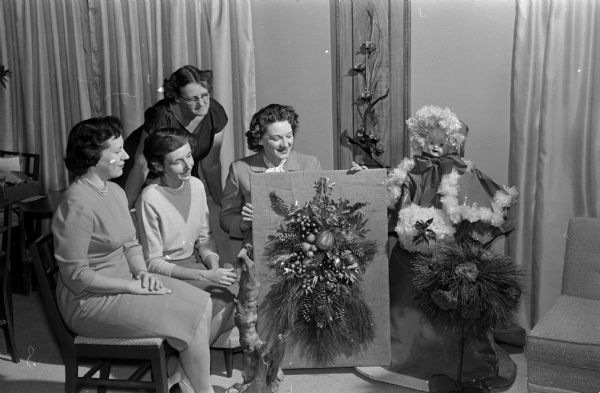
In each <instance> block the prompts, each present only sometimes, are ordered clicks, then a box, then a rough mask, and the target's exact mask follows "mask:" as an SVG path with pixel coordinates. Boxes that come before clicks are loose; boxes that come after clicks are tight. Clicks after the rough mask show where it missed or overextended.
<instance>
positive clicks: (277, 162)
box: [220, 104, 321, 240]
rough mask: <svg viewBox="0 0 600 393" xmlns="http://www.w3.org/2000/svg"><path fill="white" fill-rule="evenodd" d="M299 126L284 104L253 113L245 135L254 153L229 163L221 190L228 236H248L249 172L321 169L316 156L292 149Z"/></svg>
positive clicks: (223, 223)
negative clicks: (222, 189) (223, 188)
mask: <svg viewBox="0 0 600 393" xmlns="http://www.w3.org/2000/svg"><path fill="white" fill-rule="evenodd" d="M298 125H299V122H298V114H297V113H296V111H295V110H294V108H293V107H291V106H287V105H280V104H271V105H268V106H266V107H264V108H262V109H261V110H259V111H258V112H257V113H255V114H254V116H252V121H251V122H250V129H249V130H248V131H247V132H246V138H247V142H248V148H249V149H250V150H252V151H255V152H256V153H255V154H253V155H251V156H249V157H245V158H242V159H239V160H237V161H234V162H233V163H231V166H230V167H229V174H228V175H227V180H226V182H225V190H224V191H223V201H222V210H221V217H220V220H221V226H222V227H223V229H224V230H225V231H226V232H228V233H229V236H230V237H232V238H234V239H245V240H248V239H249V238H250V235H251V230H250V229H251V228H252V220H253V219H254V207H253V206H252V204H251V203H250V174H251V173H265V172H294V171H319V170H321V164H320V163H319V161H318V160H317V159H316V158H315V157H311V156H307V155H304V154H301V153H298V152H295V151H293V150H292V148H293V147H294V137H295V135H296V131H297V130H298Z"/></svg>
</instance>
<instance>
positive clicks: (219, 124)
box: [114, 98, 228, 187]
mask: <svg viewBox="0 0 600 393" xmlns="http://www.w3.org/2000/svg"><path fill="white" fill-rule="evenodd" d="M182 117H183V116H182V114H181V110H180V109H179V105H178V104H176V103H175V102H173V101H172V100H169V99H162V100H160V101H158V102H157V103H156V104H154V106H152V107H150V108H148V109H147V110H146V112H145V113H144V124H142V125H141V126H140V127H139V128H137V129H136V130H134V131H133V132H132V133H131V134H130V135H129V136H128V137H127V139H125V143H124V144H123V148H124V149H125V152H127V154H128V155H129V157H130V159H129V160H127V161H125V167H124V168H123V175H121V176H120V177H119V178H118V179H115V180H114V181H115V183H117V184H119V185H120V186H121V187H124V185H125V182H126V180H127V177H128V176H129V174H130V172H131V169H132V168H133V164H134V162H135V155H136V151H137V150H138V147H139V145H140V141H141V140H142V136H143V133H144V132H146V133H147V134H151V133H152V132H153V131H155V130H158V129H160V128H164V127H174V128H181V129H184V130H185V125H184V124H182V123H181V121H180V119H181V118H182ZM227 121H228V118H227V114H226V113H225V109H224V108H223V106H222V105H221V104H220V103H219V102H218V101H217V100H215V99H213V98H211V99H210V107H209V109H208V114H207V115H206V116H204V118H203V119H202V121H201V122H200V123H199V124H198V126H197V127H196V129H195V130H194V132H193V133H192V155H193V157H194V167H193V168H192V174H194V175H195V174H197V173H198V165H200V161H202V160H203V159H204V158H205V157H206V156H207V155H208V153H209V152H210V149H212V146H213V142H214V139H215V135H216V134H218V133H219V132H221V131H222V130H223V128H225V126H226V125H227Z"/></svg>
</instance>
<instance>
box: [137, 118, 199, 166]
mask: <svg viewBox="0 0 600 393" xmlns="http://www.w3.org/2000/svg"><path fill="white" fill-rule="evenodd" d="M186 143H190V134H189V133H188V132H187V131H184V130H183V129H181V128H174V127H164V128H160V129H158V130H156V131H154V132H153V133H152V134H150V135H149V136H148V137H147V138H146V140H145V141H144V157H145V158H146V161H147V162H148V169H149V170H150V172H151V173H152V174H153V175H156V176H162V175H163V171H162V170H160V169H158V165H164V162H165V156H166V155H167V154H169V153H171V152H174V151H175V150H177V149H179V148H180V147H182V146H185V144H186ZM157 164H158V165H157Z"/></svg>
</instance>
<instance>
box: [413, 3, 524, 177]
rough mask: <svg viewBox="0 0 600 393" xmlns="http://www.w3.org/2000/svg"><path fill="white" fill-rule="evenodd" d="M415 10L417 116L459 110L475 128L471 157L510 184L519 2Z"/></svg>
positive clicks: (418, 6)
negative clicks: (424, 109) (434, 108)
mask: <svg viewBox="0 0 600 393" xmlns="http://www.w3.org/2000/svg"><path fill="white" fill-rule="evenodd" d="M411 10H412V12H411V35H412V45H411V51H412V53H411V56H412V59H411V67H412V69H411V74H412V75H411V83H412V85H411V111H412V112H413V113H414V112H415V111H416V110H417V109H419V108H420V107H421V106H423V105H426V104H433V105H439V106H448V107H450V108H451V109H453V110H454V111H455V112H456V113H457V115H458V116H459V118H460V119H462V120H463V121H464V122H466V123H467V124H468V125H469V128H470V133H469V137H468V140H467V144H466V153H465V157H466V158H467V159H470V160H471V161H473V163H474V164H475V166H476V167H477V168H479V169H481V170H482V171H483V172H485V173H486V174H488V175H489V176H490V177H491V178H492V179H494V180H495V181H496V182H498V183H502V184H507V182H508V149H509V133H510V107H509V106H510V82H511V61H512V44H513V29H514V19H515V2H514V0H485V1H482V0H452V1H448V0H412V1H411Z"/></svg>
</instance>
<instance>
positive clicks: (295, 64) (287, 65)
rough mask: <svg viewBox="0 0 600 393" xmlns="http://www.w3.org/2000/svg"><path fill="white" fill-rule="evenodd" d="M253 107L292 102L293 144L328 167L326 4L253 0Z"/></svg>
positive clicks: (330, 122) (329, 107) (321, 1)
mask: <svg viewBox="0 0 600 393" xmlns="http://www.w3.org/2000/svg"><path fill="white" fill-rule="evenodd" d="M252 24H253V29H254V43H255V48H254V51H255V52H254V54H255V62H256V105H257V109H259V108H262V107H264V106H265V105H268V104H271V103H280V104H288V105H292V106H294V108H296V111H297V112H298V113H299V115H300V131H299V133H298V135H297V138H296V141H295V147H294V149H295V150H298V151H300V152H303V153H305V154H310V155H313V156H316V157H317V158H318V159H319V161H320V162H321V165H322V167H323V168H324V169H333V149H334V146H333V135H334V132H333V131H334V129H333V113H334V109H333V103H332V96H333V93H332V73H331V70H332V63H331V62H332V55H331V38H330V36H331V22H330V4H329V1H324V0H302V1H298V0H252Z"/></svg>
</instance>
